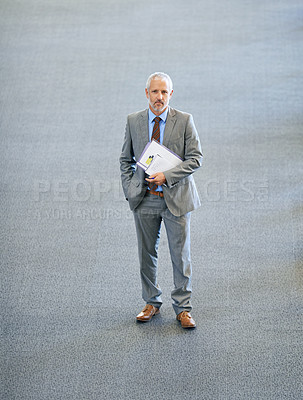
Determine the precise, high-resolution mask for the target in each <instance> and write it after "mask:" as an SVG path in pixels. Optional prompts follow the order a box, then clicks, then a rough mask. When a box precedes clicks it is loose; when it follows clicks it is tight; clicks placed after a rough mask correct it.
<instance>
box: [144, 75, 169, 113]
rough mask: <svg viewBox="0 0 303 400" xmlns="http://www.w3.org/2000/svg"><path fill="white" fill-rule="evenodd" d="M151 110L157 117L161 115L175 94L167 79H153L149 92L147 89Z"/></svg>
mask: <svg viewBox="0 0 303 400" xmlns="http://www.w3.org/2000/svg"><path fill="white" fill-rule="evenodd" d="M145 93H146V97H147V98H148V102H149V108H150V109H151V111H152V112H153V113H154V114H155V115H160V114H162V113H163V111H165V110H166V109H167V107H168V103H169V100H170V98H171V96H172V94H173V90H172V89H170V87H169V85H168V82H167V80H166V79H157V78H155V79H153V80H152V81H151V82H150V87H149V91H148V90H147V89H145Z"/></svg>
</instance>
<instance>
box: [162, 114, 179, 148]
mask: <svg viewBox="0 0 303 400" xmlns="http://www.w3.org/2000/svg"><path fill="white" fill-rule="evenodd" d="M175 123H176V112H175V110H174V109H173V108H169V110H168V114H167V120H166V124H165V130H164V137H163V144H164V146H166V147H168V146H169V142H170V138H171V134H172V132H173V129H174V126H175Z"/></svg>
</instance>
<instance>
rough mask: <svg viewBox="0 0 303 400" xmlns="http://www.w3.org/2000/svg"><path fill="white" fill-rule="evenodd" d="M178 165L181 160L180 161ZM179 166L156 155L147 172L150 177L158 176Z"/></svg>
mask: <svg viewBox="0 0 303 400" xmlns="http://www.w3.org/2000/svg"><path fill="white" fill-rule="evenodd" d="M178 161H179V162H178V164H179V163H180V162H181V160H179V159H178ZM178 164H173V163H171V162H170V161H168V160H166V159H165V158H163V157H161V156H160V155H159V154H156V155H155V156H154V158H153V160H152V162H151V164H150V166H149V167H148V168H147V169H146V170H145V172H146V173H147V174H148V175H153V174H156V173H157V172H164V171H168V170H169V169H171V168H173V167H175V166H176V165H178Z"/></svg>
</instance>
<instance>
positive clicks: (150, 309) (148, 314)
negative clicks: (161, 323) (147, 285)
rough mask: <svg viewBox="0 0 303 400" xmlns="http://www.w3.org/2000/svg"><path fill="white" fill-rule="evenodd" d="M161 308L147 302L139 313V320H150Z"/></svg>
mask: <svg viewBox="0 0 303 400" xmlns="http://www.w3.org/2000/svg"><path fill="white" fill-rule="evenodd" d="M159 313H160V310H159V308H157V307H154V306H152V305H151V304H146V306H145V307H144V308H143V310H142V311H141V312H140V314H138V315H137V317H136V318H137V320H138V321H141V322H148V321H150V320H151V319H152V317H153V316H154V315H156V314H159Z"/></svg>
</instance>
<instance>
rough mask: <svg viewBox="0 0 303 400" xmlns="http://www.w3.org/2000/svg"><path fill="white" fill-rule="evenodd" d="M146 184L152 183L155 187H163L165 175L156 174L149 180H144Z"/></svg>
mask: <svg viewBox="0 0 303 400" xmlns="http://www.w3.org/2000/svg"><path fill="white" fill-rule="evenodd" d="M145 180H146V181H147V182H152V183H154V184H155V185H157V186H161V185H163V183H165V182H166V178H165V175H164V174H163V172H157V173H156V174H153V175H151V176H150V177H149V178H145Z"/></svg>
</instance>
